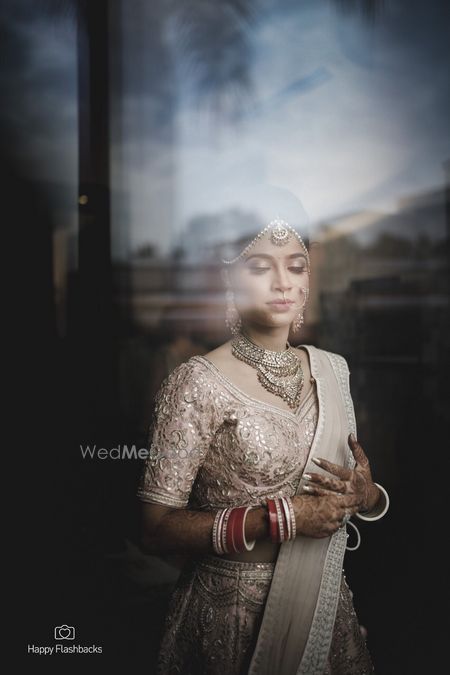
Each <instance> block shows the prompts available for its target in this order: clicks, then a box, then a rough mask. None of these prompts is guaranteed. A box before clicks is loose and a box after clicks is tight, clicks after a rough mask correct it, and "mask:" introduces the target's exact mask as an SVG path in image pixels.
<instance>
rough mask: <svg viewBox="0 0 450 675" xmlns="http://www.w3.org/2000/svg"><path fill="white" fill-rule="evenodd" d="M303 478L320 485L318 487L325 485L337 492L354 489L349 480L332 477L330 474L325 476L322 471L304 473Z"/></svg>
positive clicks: (309, 482) (312, 483)
mask: <svg viewBox="0 0 450 675" xmlns="http://www.w3.org/2000/svg"><path fill="white" fill-rule="evenodd" d="M303 478H304V479H305V480H307V481H308V485H313V486H315V485H318V487H324V488H327V489H328V490H334V491H335V492H342V493H343V494H346V493H347V492H351V490H352V488H351V485H350V483H349V482H346V481H344V480H339V478H330V477H329V476H324V475H323V474H320V473H311V472H308V473H304V474H303Z"/></svg>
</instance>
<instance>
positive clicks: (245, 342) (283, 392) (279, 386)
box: [231, 329, 304, 408]
mask: <svg viewBox="0 0 450 675" xmlns="http://www.w3.org/2000/svg"><path fill="white" fill-rule="evenodd" d="M231 351H232V354H233V356H235V357H236V358H237V359H239V360H240V361H244V362H245V363H247V364H248V365H249V366H252V368H255V369H256V371H257V374H258V380H259V381H260V382H261V384H262V385H263V387H264V388H265V389H267V391H270V392H272V393H273V394H275V395H276V396H280V397H281V398H282V399H283V400H284V401H286V402H287V403H288V405H289V407H290V408H296V407H297V406H298V404H299V403H300V394H301V391H302V388H303V381H304V378H303V370H302V364H301V361H300V358H299V357H298V356H297V355H296V354H295V353H294V352H293V351H292V349H291V345H290V344H289V341H288V340H286V350H285V351H283V352H274V351H271V350H270V349H264V347H260V346H259V345H257V344H256V342H254V341H253V340H252V339H251V338H250V337H249V336H248V335H246V334H245V333H244V332H243V331H242V329H241V331H240V332H239V333H238V334H237V335H235V336H234V338H233V339H232V341H231Z"/></svg>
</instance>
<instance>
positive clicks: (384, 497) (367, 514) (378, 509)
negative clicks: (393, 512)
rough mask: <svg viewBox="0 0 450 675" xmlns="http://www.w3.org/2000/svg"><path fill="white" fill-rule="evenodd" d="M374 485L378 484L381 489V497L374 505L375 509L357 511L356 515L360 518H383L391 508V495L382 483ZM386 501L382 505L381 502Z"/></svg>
mask: <svg viewBox="0 0 450 675" xmlns="http://www.w3.org/2000/svg"><path fill="white" fill-rule="evenodd" d="M374 485H376V486H377V488H379V490H380V498H379V499H378V502H377V503H376V505H375V506H374V508H373V509H371V510H370V511H362V512H360V511H357V512H356V513H355V516H358V518H361V520H379V519H380V518H382V517H383V516H384V515H385V513H386V512H387V510H388V508H389V495H388V493H387V492H386V490H385V489H384V487H383V486H382V485H380V484H379V483H374ZM383 501H384V506H381V505H380V502H381V503H382V502H383Z"/></svg>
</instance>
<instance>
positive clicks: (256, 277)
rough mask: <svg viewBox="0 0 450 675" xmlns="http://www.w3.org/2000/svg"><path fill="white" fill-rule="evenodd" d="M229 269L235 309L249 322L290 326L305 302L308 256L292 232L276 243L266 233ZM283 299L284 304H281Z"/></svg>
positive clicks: (307, 284)
mask: <svg viewBox="0 0 450 675" xmlns="http://www.w3.org/2000/svg"><path fill="white" fill-rule="evenodd" d="M229 272H230V283H231V287H232V289H233V291H234V295H235V304H236V307H237V309H238V312H239V314H240V315H241V317H242V318H243V319H246V320H248V321H251V322H252V323H256V324H258V325H264V326H271V327H277V326H289V325H290V323H291V322H292V321H293V320H294V319H295V318H296V316H297V315H298V314H299V312H300V311H301V309H302V307H303V306H304V304H305V298H306V295H305V294H306V293H307V292H308V290H309V275H308V267H307V259H306V255H305V252H304V250H303V248H302V246H301V244H300V242H299V241H298V239H297V238H296V237H295V236H291V238H290V241H289V242H288V243H287V244H285V245H284V246H277V245H276V244H273V243H272V242H271V240H270V235H269V234H265V235H264V237H261V239H259V240H258V241H257V242H256V244H254V245H253V246H252V247H251V248H250V250H249V251H248V253H247V254H246V256H245V257H244V258H243V259H241V260H239V261H238V262H237V263H234V264H233V265H231V269H229ZM284 299H286V301H288V303H287V304H282V303H283V300H284ZM277 301H278V303H277Z"/></svg>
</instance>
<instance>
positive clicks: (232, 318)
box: [225, 289, 242, 335]
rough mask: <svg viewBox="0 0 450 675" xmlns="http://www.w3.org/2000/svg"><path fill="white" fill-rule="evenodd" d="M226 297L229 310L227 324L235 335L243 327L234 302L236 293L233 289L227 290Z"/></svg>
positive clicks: (226, 315) (227, 311)
mask: <svg viewBox="0 0 450 675" xmlns="http://www.w3.org/2000/svg"><path fill="white" fill-rule="evenodd" d="M226 297H227V310H226V314H225V324H226V325H227V327H228V328H229V330H230V331H231V333H232V334H233V335H237V334H238V333H239V331H240V329H241V327H242V321H241V317H240V315H239V312H238V311H237V307H236V305H235V302H234V293H233V291H232V290H231V289H228V290H227V294H226Z"/></svg>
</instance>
